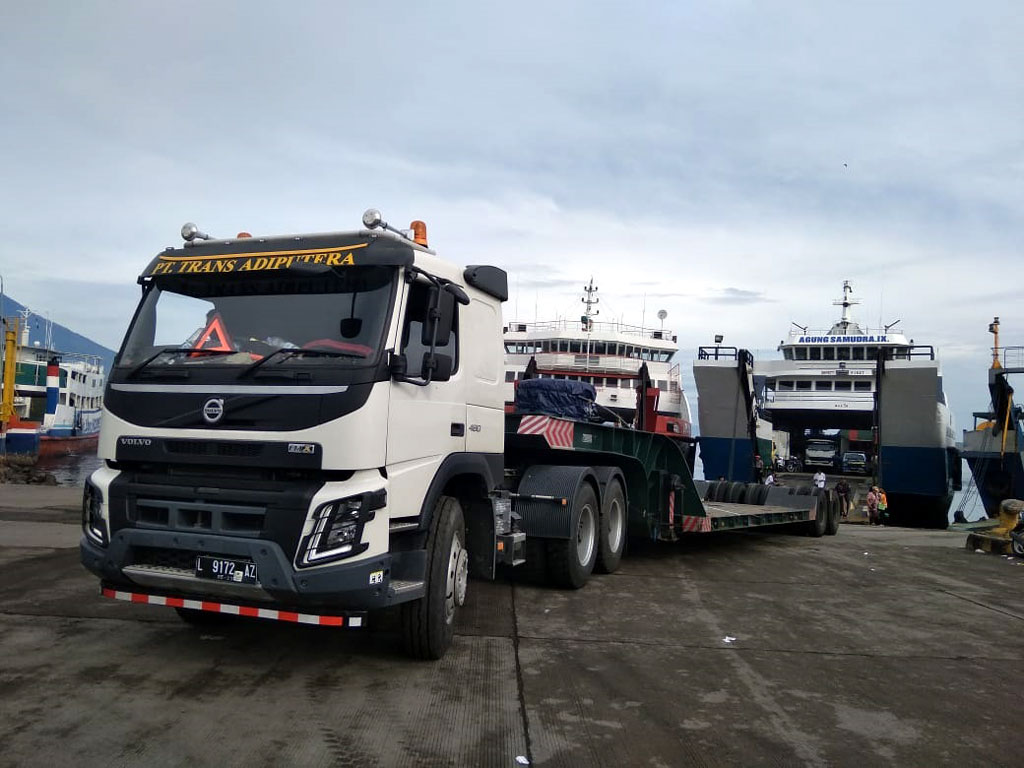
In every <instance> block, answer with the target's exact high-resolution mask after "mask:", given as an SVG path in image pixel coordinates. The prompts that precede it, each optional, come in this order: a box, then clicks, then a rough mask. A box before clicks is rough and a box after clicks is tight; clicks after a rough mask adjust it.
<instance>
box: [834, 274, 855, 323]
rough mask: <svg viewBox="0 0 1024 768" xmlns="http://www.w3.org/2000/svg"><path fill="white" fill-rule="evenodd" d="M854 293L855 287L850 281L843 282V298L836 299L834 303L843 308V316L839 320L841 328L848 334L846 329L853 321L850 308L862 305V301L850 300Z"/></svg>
mask: <svg viewBox="0 0 1024 768" xmlns="http://www.w3.org/2000/svg"><path fill="white" fill-rule="evenodd" d="M852 293H853V286H852V285H850V281H849V280H843V298H842V299H836V300H835V301H833V302H832V303H833V304H834V305H835V306H837V307H842V308H843V316H842V318H840V320H839V323H838V325H839V327H840V328H842V329H843V333H846V329H847V328H849V327H850V324H851V323H852V322H853V320H852V319H851V318H850V307H852V306H853V305H854V304H860V299H853V298H850V296H851V294H852Z"/></svg>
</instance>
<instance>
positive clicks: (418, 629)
mask: <svg viewBox="0 0 1024 768" xmlns="http://www.w3.org/2000/svg"><path fill="white" fill-rule="evenodd" d="M426 572H427V585H426V586H427V589H426V594H425V595H424V596H423V597H421V598H420V599H419V600H412V601H410V602H408V603H403V604H402V642H403V644H404V645H405V650H406V653H408V654H409V655H410V656H413V657H414V658H417V659H440V658H441V657H442V656H444V653H445V651H447V650H448V646H450V645H451V644H452V636H453V635H454V634H455V614H456V612H457V610H458V608H459V607H460V606H461V605H462V604H463V603H464V602H465V601H466V582H467V579H468V575H469V557H468V552H467V551H466V524H465V520H464V519H463V516H462V506H461V505H460V504H459V500H458V499H455V498H452V497H451V496H441V497H440V498H438V500H437V504H436V505H435V506H434V511H433V514H432V516H431V519H430V531H429V532H428V534H427V569H426Z"/></svg>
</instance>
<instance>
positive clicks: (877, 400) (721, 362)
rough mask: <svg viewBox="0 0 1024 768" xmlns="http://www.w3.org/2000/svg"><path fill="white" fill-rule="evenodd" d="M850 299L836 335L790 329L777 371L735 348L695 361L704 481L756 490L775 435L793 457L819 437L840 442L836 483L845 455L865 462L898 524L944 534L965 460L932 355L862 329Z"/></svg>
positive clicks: (898, 337)
mask: <svg viewBox="0 0 1024 768" xmlns="http://www.w3.org/2000/svg"><path fill="white" fill-rule="evenodd" d="M852 292H853V288H852V286H851V285H850V282H849V281H848V280H847V281H844V283H843V298H842V299H840V300H837V301H835V302H833V303H834V304H836V305H838V306H841V307H842V315H841V317H840V319H839V320H838V321H836V322H835V323H833V324H832V326H831V327H829V328H828V329H822V330H813V329H809V328H807V327H806V326H800V325H797V324H795V323H794V324H793V326H792V329H791V331H790V332H789V335H788V339H786V340H783V341H782V342H780V344H779V346H778V351H779V352H781V357H782V359H781V360H779V359H776V360H754V359H753V356H752V355H750V353H749V352H746V351H744V350H737V349H736V348H734V347H720V346H718V347H702V348H700V350H698V359H697V361H695V363H694V376H695V378H696V381H697V395H698V410H699V418H700V427H701V437H700V448H701V458H702V460H703V462H704V473H705V476H706V477H717V476H725V477H727V478H729V479H737V480H746V479H752V477H753V474H754V472H753V469H752V466H753V461H754V453H755V448H754V446H757V452H758V453H760V455H761V458H762V460H763V462H764V463H765V465H767V464H768V463H769V461H770V460H771V458H772V457H771V454H770V451H771V446H770V445H767V446H766V445H765V436H766V433H767V427H766V425H767V424H769V423H770V424H771V429H772V431H773V432H776V433H778V432H781V433H784V434H786V435H787V436H788V439H789V443H790V446H791V449H792V450H793V451H794V452H795V453H796V454H797V455H802V453H803V451H804V448H805V447H806V444H807V441H808V440H809V439H811V438H812V437H818V438H820V437H822V436H824V435H829V434H835V435H836V437H835V438H832V439H833V440H834V441H835V444H836V455H835V460H834V463H833V467H832V469H833V471H839V470H840V466H841V462H840V457H841V455H842V453H843V449H844V448H846V449H849V450H852V451H857V452H863V453H865V454H867V456H868V462H869V465H870V466H871V468H872V469H873V473H874V475H875V477H876V481H877V483H878V484H879V485H881V486H882V487H884V488H885V491H886V494H887V496H888V498H889V508H890V510H891V514H892V517H893V518H894V519H896V520H897V521H899V522H902V523H906V524H917V525H925V526H928V527H945V526H946V525H947V524H948V517H947V516H948V512H949V505H950V503H951V502H952V497H953V491H954V490H957V489H959V487H960V458H959V453H958V452H957V448H956V435H955V432H954V428H953V423H952V414H951V412H950V409H949V406H948V404H947V402H946V396H945V393H944V391H943V387H942V371H941V368H940V366H939V362H938V360H937V359H936V355H935V350H934V348H933V347H931V346H925V345H918V344H916V343H915V342H914V340H913V339H908V338H907V335H906V333H905V332H904V331H902V330H900V329H898V328H897V327H896V326H897V323H891V324H890V325H888V326H885V327H883V328H880V329H870V328H864V327H862V326H861V325H859V324H858V323H857V322H855V321H854V320H853V317H852V315H851V311H850V310H851V307H852V306H853V305H855V304H857V303H858V302H857V300H855V299H853V298H852ZM766 448H767V450H768V453H766V451H765V449H766ZM726 457H731V458H732V464H731V465H730V464H729V463H728V462H727V461H726Z"/></svg>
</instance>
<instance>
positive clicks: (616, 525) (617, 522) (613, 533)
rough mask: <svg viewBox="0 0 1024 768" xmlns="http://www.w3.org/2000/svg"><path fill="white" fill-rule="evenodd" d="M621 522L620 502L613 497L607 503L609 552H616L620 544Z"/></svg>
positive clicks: (622, 518) (622, 520)
mask: <svg viewBox="0 0 1024 768" xmlns="http://www.w3.org/2000/svg"><path fill="white" fill-rule="evenodd" d="M623 523H624V516H623V514H622V504H621V503H620V502H619V500H618V499H617V498H613V499H612V502H611V504H609V505H608V549H609V550H610V551H611V552H618V551H619V545H620V544H622V529H623V527H624V526H623Z"/></svg>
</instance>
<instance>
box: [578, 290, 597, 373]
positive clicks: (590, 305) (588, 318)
mask: <svg viewBox="0 0 1024 768" xmlns="http://www.w3.org/2000/svg"><path fill="white" fill-rule="evenodd" d="M583 290H584V292H585V293H586V294H587V295H586V296H584V297H583V298H582V299H580V301H582V302H583V303H584V304H585V305H586V309H585V310H584V312H583V317H581V318H580V320H582V321H583V330H584V331H586V333H587V362H586V364H585V366H584V370H586V371H589V370H590V337H591V334H592V332H593V328H594V321H593V318H594V317H595V316H596V315H599V314H601V310H599V309H594V307H595V306H596V305H597V304H598V303H600V301H601V300H600V299H599V298H597V286H596V285H594V278H593V276H591V278H590V283H589V285H585V286H583Z"/></svg>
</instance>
